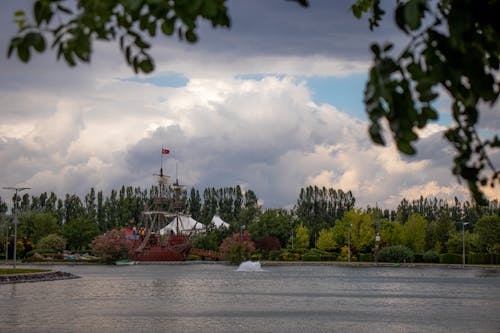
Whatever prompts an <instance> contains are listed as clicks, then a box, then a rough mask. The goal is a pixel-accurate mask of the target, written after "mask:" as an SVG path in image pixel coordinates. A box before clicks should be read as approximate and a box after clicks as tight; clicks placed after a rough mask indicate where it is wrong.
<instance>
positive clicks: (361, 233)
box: [342, 209, 375, 253]
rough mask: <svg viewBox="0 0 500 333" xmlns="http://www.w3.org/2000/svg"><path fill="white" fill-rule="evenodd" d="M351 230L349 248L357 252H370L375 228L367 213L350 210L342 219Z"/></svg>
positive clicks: (373, 243) (373, 242)
mask: <svg viewBox="0 0 500 333" xmlns="http://www.w3.org/2000/svg"><path fill="white" fill-rule="evenodd" d="M342 220H343V221H344V222H345V224H346V225H350V229H351V247H353V248H355V249H356V250H357V251H358V252H363V253H367V252H371V250H372V248H373V246H374V245H375V226H374V223H373V221H372V217H371V215H370V214H368V213H362V212H361V211H360V210H354V209H351V210H350V211H348V212H347V213H345V214H344V218H343V219H342Z"/></svg>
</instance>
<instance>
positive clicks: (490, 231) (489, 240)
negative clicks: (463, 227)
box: [474, 215, 500, 254]
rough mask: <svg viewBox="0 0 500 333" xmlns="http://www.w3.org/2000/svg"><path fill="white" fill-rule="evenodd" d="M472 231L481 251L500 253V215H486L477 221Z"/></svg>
mask: <svg viewBox="0 0 500 333" xmlns="http://www.w3.org/2000/svg"><path fill="white" fill-rule="evenodd" d="M474 232H475V233H476V234H478V237H479V239H478V241H479V244H480V246H481V249H482V250H483V251H486V252H488V253H491V254H493V253H500V216H498V215H486V216H483V217H481V218H480V219H479V221H477V223H476V225H475V226H474Z"/></svg>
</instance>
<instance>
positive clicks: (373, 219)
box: [0, 186, 500, 252]
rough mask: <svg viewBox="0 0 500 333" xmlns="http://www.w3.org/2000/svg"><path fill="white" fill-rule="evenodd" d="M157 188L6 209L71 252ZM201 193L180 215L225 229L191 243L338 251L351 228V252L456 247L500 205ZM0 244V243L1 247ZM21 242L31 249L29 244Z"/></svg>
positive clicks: (31, 198)
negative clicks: (239, 236)
mask: <svg viewBox="0 0 500 333" xmlns="http://www.w3.org/2000/svg"><path fill="white" fill-rule="evenodd" d="M188 192H189V194H188ZM156 193H158V189H157V187H156V186H152V187H150V188H149V189H144V188H140V187H135V188H134V187H130V186H128V187H125V186H122V187H121V188H120V189H119V190H115V189H113V190H111V192H110V193H109V195H107V196H105V195H104V194H103V191H96V190H95V189H94V188H91V189H90V191H89V192H88V193H87V194H85V195H84V196H83V199H82V198H80V197H79V196H77V195H75V194H66V195H65V196H64V197H58V196H57V195H56V194H55V193H53V192H51V193H50V194H49V193H46V192H43V193H41V194H39V195H30V194H28V193H25V194H23V195H22V196H21V195H19V196H18V197H15V196H13V197H12V207H15V209H16V211H17V215H18V216H19V219H20V221H21V224H20V225H19V229H18V235H19V237H20V239H21V240H22V239H24V240H25V241H29V242H31V246H32V247H33V246H35V245H36V243H37V242H38V241H39V240H40V239H41V238H43V237H44V236H47V235H49V234H52V233H58V234H61V235H62V236H64V238H65V239H66V240H67V247H68V248H69V249H72V250H84V249H86V248H87V246H88V244H89V243H90V242H91V241H92V239H93V238H94V237H95V236H97V235H98V234H102V233H104V232H107V231H110V230H112V229H120V228H122V227H127V226H130V225H141V224H142V219H141V217H142V212H143V211H144V210H145V209H147V208H148V207H151V206H152V198H153V197H154V196H155V194H156ZM202 193H203V195H200V191H199V190H198V189H196V188H191V189H190V191H187V190H186V189H183V190H182V192H181V195H180V199H181V203H180V204H181V211H182V212H183V213H186V214H190V215H191V216H192V217H193V218H194V219H196V220H198V221H199V222H201V223H203V224H204V225H206V226H207V227H208V225H209V223H210V221H211V219H212V217H213V216H214V215H219V216H220V217H221V218H222V219H223V220H224V221H226V222H228V223H229V224H230V228H229V230H227V231H225V232H221V231H213V233H208V234H207V235H206V236H204V237H202V238H200V239H199V240H197V245H199V246H201V247H204V248H210V249H217V248H218V246H219V245H220V243H221V241H222V239H223V238H224V237H226V236H228V235H229V234H231V233H238V232H240V231H242V230H246V231H248V232H249V233H250V235H251V237H252V239H253V240H256V241H257V242H259V241H260V244H261V246H260V247H261V248H266V247H270V246H271V245H272V246H271V247H272V248H278V247H279V248H286V247H292V248H301V247H302V248H318V247H319V248H323V249H331V250H334V249H336V250H340V249H341V248H342V246H344V245H345V244H346V237H347V226H349V228H352V229H351V231H352V246H353V250H354V251H361V252H364V251H369V250H370V251H371V250H373V249H374V246H375V243H374V242H375V235H376V234H377V235H379V237H380V239H381V241H380V243H378V246H384V245H391V244H399V243H401V244H407V245H408V244H409V243H411V242H417V243H418V244H419V245H418V246H413V245H411V246H410V247H411V248H414V249H415V250H418V251H423V250H429V249H434V250H437V251H438V252H442V251H447V250H448V248H447V247H453V246H454V245H450V244H451V243H450V240H452V241H453V240H455V243H457V242H458V238H457V237H458V236H456V235H457V234H456V233H458V232H459V231H460V230H461V229H460V228H461V227H462V224H464V229H465V231H467V232H469V233H470V234H472V231H473V230H474V227H475V225H476V223H477V221H479V220H480V219H481V218H482V217H484V216H490V215H493V216H500V205H499V203H498V201H496V200H494V201H489V202H488V204H487V205H484V206H477V205H476V204H474V203H471V202H469V201H465V202H460V201H459V200H458V199H456V198H455V199H454V201H453V202H451V203H450V202H448V201H445V200H443V199H438V198H423V197H421V198H419V199H417V200H412V201H411V202H410V201H409V200H407V199H403V200H401V202H400V203H399V205H398V206H397V208H396V209H393V210H389V209H384V210H382V209H379V208H378V207H377V206H375V207H370V206H368V207H366V208H364V209H359V208H358V209H356V207H355V203H356V200H355V197H354V195H353V194H352V192H351V191H343V190H340V189H333V188H326V187H318V186H307V187H305V188H302V189H301V190H300V192H299V195H298V199H297V202H296V204H295V205H294V207H293V208H292V209H289V210H285V209H281V208H280V209H263V208H262V207H261V206H259V204H258V202H259V200H258V196H257V194H256V193H255V192H254V191H252V190H243V189H241V187H240V186H235V187H223V188H213V187H212V188H206V189H204V190H203V192H202ZM167 198H168V200H167V201H168V203H167V204H168V206H169V207H170V208H172V207H173V199H174V193H173V191H172V190H170V189H169V192H168V193H167ZM7 206H8V205H7V203H6V202H5V201H3V200H2V199H1V198H0V213H2V216H3V217H2V228H1V235H2V239H5V237H6V234H7V233H8V232H9V230H8V227H9V225H10V224H9V223H8V221H7V220H8V219H7V218H6V212H7ZM416 216H418V218H417V217H416ZM415 219H417V220H419V221H425V223H420V229H418V228H417V227H415V228H417V229H418V231H419V232H420V231H421V230H422V225H423V226H424V228H423V230H424V231H425V232H424V233H423V234H422V232H420V233H419V232H417V231H415V230H412V229H411V228H413V225H414V224H415ZM10 232H11V231H10ZM405 232H406V234H405ZM405 235H406V236H405ZM422 235H423V236H422ZM467 237H469V236H467ZM471 237H472V236H471ZM417 238H418V239H417ZM332 239H334V240H335V241H333V242H332V241H331V240H332ZM422 242H423V243H422ZM2 243H3V242H0V244H2ZM4 244H5V243H3V244H2V245H0V246H1V248H2V249H3V252H5V249H4V248H5V245H4ZM266 244H267V245H266ZM270 244H271V245H270ZM326 244H328V245H326ZM422 244H424V245H422ZM24 245H25V247H26V249H28V248H29V246H28V245H29V244H24ZM421 245H422V246H421ZM455 247H456V246H455Z"/></svg>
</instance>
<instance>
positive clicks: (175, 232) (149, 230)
mask: <svg viewBox="0 0 500 333" xmlns="http://www.w3.org/2000/svg"><path fill="white" fill-rule="evenodd" d="M168 152H169V151H168V150H165V149H162V163H161V167H160V173H159V174H155V176H157V182H158V185H157V186H156V188H154V191H152V193H151V207H146V209H145V210H144V212H143V213H142V220H143V227H142V228H140V229H139V230H137V231H136V232H137V234H136V235H135V239H134V240H133V243H132V248H131V255H130V256H131V259H132V260H135V261H183V260H186V258H187V256H188V255H189V252H190V250H191V236H192V235H193V233H194V232H195V229H194V228H193V229H186V228H184V226H183V223H182V221H183V219H185V218H186V217H187V218H189V216H188V215H186V214H183V213H182V210H183V207H184V200H183V191H184V189H185V186H184V185H180V184H179V181H178V179H176V181H175V183H173V184H169V181H170V176H168V175H166V174H164V173H163V155H164V154H168ZM172 218H173V219H172Z"/></svg>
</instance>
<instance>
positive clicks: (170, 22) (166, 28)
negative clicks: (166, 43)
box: [161, 18, 175, 36]
mask: <svg viewBox="0 0 500 333" xmlns="http://www.w3.org/2000/svg"><path fill="white" fill-rule="evenodd" d="M174 26H175V18H174V19H166V20H164V21H163V23H162V24H161V31H163V33H164V34H165V35H167V36H171V35H172V34H173V33H174Z"/></svg>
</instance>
